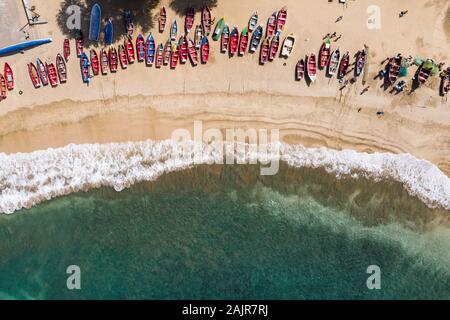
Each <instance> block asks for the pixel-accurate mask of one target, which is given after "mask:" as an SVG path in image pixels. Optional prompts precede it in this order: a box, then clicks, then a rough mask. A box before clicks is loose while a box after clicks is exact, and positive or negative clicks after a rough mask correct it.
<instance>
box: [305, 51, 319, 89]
mask: <svg viewBox="0 0 450 320" xmlns="http://www.w3.org/2000/svg"><path fill="white" fill-rule="evenodd" d="M306 73H307V74H308V78H309V80H311V82H314V81H316V78H317V61H316V55H315V54H314V53H311V55H310V56H309V57H308V59H307V63H306Z"/></svg>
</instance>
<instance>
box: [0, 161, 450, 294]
mask: <svg viewBox="0 0 450 320" xmlns="http://www.w3.org/2000/svg"><path fill="white" fill-rule="evenodd" d="M257 173H258V168H254V167H246V166H233V167H231V166H225V167H221V166H211V167H205V166H202V167H199V168H196V169H193V170H187V171H182V172H177V173H171V174H168V175H165V176H164V177H162V178H160V179H159V180H158V181H157V182H154V183H145V184H140V185H136V186H134V187H132V188H131V189H129V190H125V191H123V192H121V193H116V192H114V191H113V190H110V189H106V188H104V189H99V190H93V191H90V192H88V193H78V194H73V195H70V196H67V197H62V198H59V199H55V200H52V201H49V202H47V203H44V204H42V205H39V206H37V207H35V208H33V209H31V210H23V211H20V212H18V213H16V214H13V215H11V216H0V298H15V299H58V298H62V299H91V298H92V299H100V298H106V299H125V298H127V299H132V298H137V299H315V298H318V299H335V298H338V299H449V298H450V228H449V218H448V213H449V212H448V211H447V212H446V211H443V210H431V209H427V208H426V207H425V206H424V205H423V204H422V203H420V202H419V201H418V200H417V199H415V198H412V197H410V196H409V195H407V193H406V192H405V191H404V190H403V188H402V187H401V186H399V185H398V184H395V183H390V182H380V183H375V182H370V181H367V180H351V179H344V180H337V179H335V178H334V177H331V176H329V175H327V174H326V173H324V172H323V171H321V170H317V169H316V170H312V169H308V170H306V169H290V168H287V167H285V166H283V167H282V172H281V174H279V175H277V176H275V177H260V176H259V175H258V174H257ZM69 265H78V266H79V267H80V268H81V290H74V291H71V290H68V289H67V287H66V279H67V277H68V275H67V274H66V268H67V267H68V266H69ZM370 265H378V266H379V267H380V268H381V289H380V290H369V289H367V286H366V280H367V278H368V276H369V275H368V274H367V273H366V269H367V267H368V266H370Z"/></svg>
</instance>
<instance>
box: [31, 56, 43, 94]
mask: <svg viewBox="0 0 450 320" xmlns="http://www.w3.org/2000/svg"><path fill="white" fill-rule="evenodd" d="M28 74H29V75H30V79H31V82H33V86H34V87H35V88H36V89H37V88H39V87H40V86H41V79H40V78H39V74H38V72H37V68H36V66H35V65H34V63H33V62H29V63H28Z"/></svg>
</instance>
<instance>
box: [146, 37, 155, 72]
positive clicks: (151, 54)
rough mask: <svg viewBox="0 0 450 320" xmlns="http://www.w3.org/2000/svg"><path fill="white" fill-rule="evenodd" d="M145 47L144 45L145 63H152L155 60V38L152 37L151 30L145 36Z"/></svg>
mask: <svg viewBox="0 0 450 320" xmlns="http://www.w3.org/2000/svg"><path fill="white" fill-rule="evenodd" d="M145 47H146V56H145V60H146V63H147V64H148V65H152V64H153V62H155V52H156V45H155V39H154V38H153V35H152V33H151V32H150V34H149V36H148V38H147V42H146V44H145Z"/></svg>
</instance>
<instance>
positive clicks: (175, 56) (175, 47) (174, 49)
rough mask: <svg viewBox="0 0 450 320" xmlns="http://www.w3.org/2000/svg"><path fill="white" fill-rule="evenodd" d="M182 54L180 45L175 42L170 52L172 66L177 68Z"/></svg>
mask: <svg viewBox="0 0 450 320" xmlns="http://www.w3.org/2000/svg"><path fill="white" fill-rule="evenodd" d="M179 55H180V50H179V49H178V45H177V44H174V45H173V47H172V52H171V54H170V68H171V69H175V68H176V67H177V65H178V59H179Z"/></svg>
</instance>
